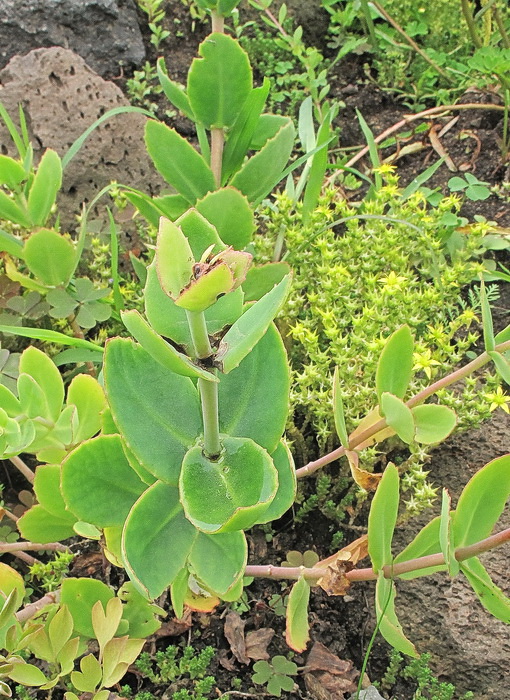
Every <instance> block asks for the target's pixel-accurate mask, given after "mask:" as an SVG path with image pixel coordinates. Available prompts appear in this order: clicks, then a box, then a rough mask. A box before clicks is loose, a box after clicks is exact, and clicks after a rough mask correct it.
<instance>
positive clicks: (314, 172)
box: [302, 111, 331, 223]
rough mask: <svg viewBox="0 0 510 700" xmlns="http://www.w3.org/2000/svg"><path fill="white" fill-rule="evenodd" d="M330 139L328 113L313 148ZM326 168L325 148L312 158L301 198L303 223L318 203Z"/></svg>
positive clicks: (329, 115) (329, 116)
mask: <svg viewBox="0 0 510 700" xmlns="http://www.w3.org/2000/svg"><path fill="white" fill-rule="evenodd" d="M330 138H331V114H330V113H329V111H328V113H327V114H326V115H325V116H324V119H323V121H322V124H321V125H320V127H319V131H318V134H317V143H316V144H315V143H314V147H315V146H316V145H317V146H322V145H323V144H327V143H328V142H329V140H330ZM327 167H328V149H327V147H326V146H325V147H324V148H322V149H321V150H320V151H317V153H316V154H315V155H314V156H313V157H312V164H311V167H310V172H309V174H308V182H307V184H306V188H305V194H304V197H303V209H302V212H303V221H304V222H305V223H306V222H307V221H308V219H309V216H310V214H311V212H312V211H313V210H314V209H315V207H316V206H317V202H318V201H319V196H320V193H321V190H322V187H323V183H324V175H325V174H326V168H327Z"/></svg>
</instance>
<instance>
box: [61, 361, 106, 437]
mask: <svg viewBox="0 0 510 700" xmlns="http://www.w3.org/2000/svg"><path fill="white" fill-rule="evenodd" d="M67 404H68V405H73V406H76V410H77V412H78V430H77V432H76V435H75V436H74V440H75V442H76V443H79V442H82V440H87V439H88V438H91V437H93V436H94V435H95V434H96V433H98V432H99V430H100V428H101V413H102V412H103V411H104V409H105V408H106V397H105V395H104V391H103V388H102V387H101V386H100V384H99V383H98V381H97V380H96V379H94V377H91V376H90V374H77V375H76V377H74V379H73V380H72V382H71V384H70V385H69V389H68V390H67Z"/></svg>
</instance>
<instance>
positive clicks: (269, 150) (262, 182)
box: [230, 119, 295, 204]
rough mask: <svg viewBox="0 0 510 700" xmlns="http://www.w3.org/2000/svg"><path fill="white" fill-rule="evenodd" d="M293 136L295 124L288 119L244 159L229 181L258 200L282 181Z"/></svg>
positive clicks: (249, 197)
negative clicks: (276, 131) (252, 153)
mask: <svg viewBox="0 0 510 700" xmlns="http://www.w3.org/2000/svg"><path fill="white" fill-rule="evenodd" d="M294 137H295V130H294V126H293V124H292V121H291V120H290V119H288V121H287V124H285V125H284V126H282V127H281V129H280V130H279V131H278V133H277V134H276V136H274V137H273V138H272V139H269V141H267V143H266V144H265V145H264V146H263V147H262V148H261V150H260V151H259V152H258V153H256V154H255V155H254V156H252V157H251V158H250V159H249V160H248V161H246V163H244V165H243V166H242V167H241V169H240V170H239V171H238V172H237V173H236V174H235V175H234V177H233V178H232V180H231V183H230V184H231V185H233V187H236V188H237V189H238V190H241V192H242V193H243V194H245V195H246V197H247V198H248V200H249V201H250V202H252V203H253V204H259V203H260V202H261V201H262V200H263V199H264V197H266V196H267V195H268V194H269V192H271V190H272V189H273V188H274V187H275V186H276V185H277V184H278V182H279V181H280V179H281V177H282V172H283V169H284V168H285V166H286V164H287V162H288V160H289V157H290V154H291V153H292V149H293V147H294Z"/></svg>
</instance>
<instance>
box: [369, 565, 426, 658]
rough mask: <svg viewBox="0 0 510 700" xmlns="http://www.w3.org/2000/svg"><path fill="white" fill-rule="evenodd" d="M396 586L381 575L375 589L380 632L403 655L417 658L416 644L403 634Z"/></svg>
mask: <svg viewBox="0 0 510 700" xmlns="http://www.w3.org/2000/svg"><path fill="white" fill-rule="evenodd" d="M395 596H396V589H395V584H394V583H393V581H391V580H390V579H387V578H384V576H383V574H382V573H381V574H379V578H378V579H377V584H376V589H375V610H376V614H377V622H378V624H379V632H380V633H381V634H382V636H383V637H384V639H385V640H386V641H387V642H388V644H391V646H392V647H393V648H394V649H396V650H397V651H400V652H401V653H402V654H407V655H408V656H413V657H415V658H416V657H417V656H418V653H417V652H416V649H415V647H414V644H413V643H412V642H410V641H409V639H407V637H406V636H405V635H404V633H403V632H402V627H401V626H400V623H399V621H398V619H397V614H396V612H395Z"/></svg>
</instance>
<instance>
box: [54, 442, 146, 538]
mask: <svg viewBox="0 0 510 700" xmlns="http://www.w3.org/2000/svg"><path fill="white" fill-rule="evenodd" d="M146 486H147V485H146V484H144V483H143V482H142V481H141V480H140V478H139V477H138V475H137V474H136V472H135V471H134V470H133V469H132V468H131V466H130V464H129V462H128V460H127V459H126V456H125V454H124V450H123V449H122V441H121V438H120V436H119V435H100V436H99V437H97V438H93V439H92V440H87V441H86V442H83V443H82V444H81V445H80V446H79V447H77V448H76V449H75V450H73V452H71V453H70V454H69V455H68V457H67V458H66V459H65V461H64V462H63V464H62V494H63V496H64V500H65V502H66V504H67V506H68V508H69V510H71V511H72V512H73V513H74V514H75V515H76V516H77V517H78V519H80V520H84V521H86V522H90V523H92V524H93V525H96V527H99V528H103V527H109V526H110V527H111V526H114V525H122V524H123V523H124V521H125V519H126V517H127V514H128V513H129V511H130V509H131V506H132V505H133V503H134V502H135V501H136V500H137V498H138V497H139V496H140V495H141V494H142V493H143V492H144V491H145V489H146ZM113 494H114V501H113V502H112V496H113Z"/></svg>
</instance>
